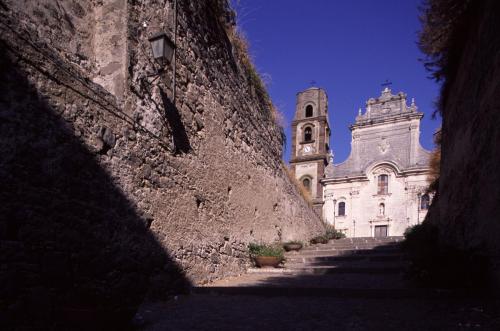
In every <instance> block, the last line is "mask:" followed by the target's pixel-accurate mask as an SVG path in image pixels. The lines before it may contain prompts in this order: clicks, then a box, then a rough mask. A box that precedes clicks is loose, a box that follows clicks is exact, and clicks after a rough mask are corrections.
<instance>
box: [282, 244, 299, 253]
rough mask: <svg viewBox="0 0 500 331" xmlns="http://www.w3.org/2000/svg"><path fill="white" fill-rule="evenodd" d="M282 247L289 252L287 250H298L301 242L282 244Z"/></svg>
mask: <svg viewBox="0 0 500 331" xmlns="http://www.w3.org/2000/svg"><path fill="white" fill-rule="evenodd" d="M283 248H284V249H285V251H287V252H289V251H298V250H300V249H301V248H302V244H299V243H293V244H284V245H283Z"/></svg>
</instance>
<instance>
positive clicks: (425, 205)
mask: <svg viewBox="0 0 500 331" xmlns="http://www.w3.org/2000/svg"><path fill="white" fill-rule="evenodd" d="M430 204H431V200H430V198H429V195H428V194H424V195H422V197H421V198H420V209H421V210H427V209H429V205H430Z"/></svg>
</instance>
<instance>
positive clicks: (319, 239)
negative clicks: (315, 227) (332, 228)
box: [310, 235, 330, 244]
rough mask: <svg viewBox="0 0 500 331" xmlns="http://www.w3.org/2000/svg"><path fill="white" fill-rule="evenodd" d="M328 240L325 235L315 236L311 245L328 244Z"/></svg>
mask: <svg viewBox="0 0 500 331" xmlns="http://www.w3.org/2000/svg"><path fill="white" fill-rule="evenodd" d="M329 240H330V239H329V238H328V237H327V236H326V235H321V236H316V237H314V238H312V239H311V241H310V243H311V244H328V241H329Z"/></svg>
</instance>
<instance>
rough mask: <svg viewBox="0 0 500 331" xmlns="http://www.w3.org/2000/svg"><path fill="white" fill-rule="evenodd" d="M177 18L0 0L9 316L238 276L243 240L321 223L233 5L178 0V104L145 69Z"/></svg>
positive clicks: (125, 302)
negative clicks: (235, 33)
mask: <svg viewBox="0 0 500 331" xmlns="http://www.w3.org/2000/svg"><path fill="white" fill-rule="evenodd" d="M172 19H173V6H172V2H169V1H166V2H165V1H141V2H127V1H125V0H115V1H109V2H108V1H104V2H102V1H91V0H88V1H74V0H66V1H56V2H53V1H48V0H47V1H38V2H31V1H13V0H12V1H10V0H9V1H6V0H2V1H0V30H1V40H0V43H1V47H2V49H3V50H4V51H3V52H2V55H1V58H0V60H1V61H0V72H1V73H2V80H1V82H0V87H1V92H2V93H0V105H1V107H0V138H1V140H0V148H1V151H2V160H1V162H0V178H1V182H2V183H3V184H2V185H1V187H0V196H1V199H2V204H1V206H0V212H1V215H2V218H1V221H0V240H1V242H0V244H1V246H0V250H1V255H0V256H1V258H2V259H3V260H2V264H1V267H0V280H1V281H2V283H3V284H8V286H2V293H1V294H0V308H1V309H0V310H1V311H2V313H1V314H2V315H0V318H1V320H0V322H1V323H8V322H9V321H10V322H12V321H18V322H20V321H22V322H25V323H35V324H37V323H38V324H37V325H38V327H39V328H40V329H43V327H42V326H44V325H47V323H49V322H53V321H54V320H56V319H57V318H55V317H58V318H59V319H61V318H62V317H61V316H66V315H67V314H64V313H63V314H61V312H60V311H61V309H62V310H64V309H68V307H70V308H71V307H76V308H77V310H78V311H81V308H82V307H84V308H88V307H93V308H94V309H95V307H100V308H102V309H101V311H105V312H107V314H106V315H107V316H110V315H113V314H109V311H110V309H112V310H113V311H114V312H115V313H116V312H118V313H116V314H118V315H119V316H120V317H119V318H120V319H123V318H122V317H123V316H124V315H126V316H129V315H130V314H132V312H133V311H134V308H135V307H136V305H137V304H138V303H139V302H140V301H141V300H142V299H143V298H144V295H145V293H146V291H147V289H148V288H149V289H153V290H152V291H151V290H150V293H154V294H160V295H165V294H166V293H169V292H175V291H179V290H181V289H182V288H185V286H186V285H189V283H203V282H207V281H210V280H213V279H216V278H220V277H223V276H228V275H234V274H238V273H241V272H243V271H244V270H245V268H246V267H247V265H248V257H247V251H246V246H247V244H248V243H249V242H258V241H259V242H260V241H262V242H272V241H277V240H282V241H286V240H292V239H297V240H307V239H308V238H310V237H312V236H314V235H317V234H319V233H320V232H322V231H324V228H323V224H322V222H321V221H320V219H319V218H318V216H317V215H316V214H315V213H314V212H313V211H312V210H311V209H310V208H309V206H308V205H307V203H306V202H305V201H304V200H303V199H302V197H301V196H300V194H299V193H298V192H297V190H296V188H295V187H294V186H293V184H292V183H291V182H290V180H289V179H288V177H287V176H286V174H285V172H284V169H283V165H282V161H281V156H282V145H283V130H282V128H280V127H279V126H277V125H276V124H275V122H274V120H273V115H272V112H271V110H270V109H269V103H268V101H267V100H266V98H265V96H263V94H262V93H259V89H258V86H255V80H252V79H251V77H248V71H247V70H245V68H244V67H243V64H242V61H241V60H240V58H241V54H238V52H237V51H236V49H235V47H234V44H233V43H232V41H231V40H232V38H231V33H230V32H231V29H232V27H231V24H230V20H231V12H230V11H228V10H227V8H226V4H225V2H224V1H215V0H214V1H206V2H205V1H203V2H201V1H200V2H198V1H196V2H195V1H178V25H177V26H178V27H177V30H178V35H177V38H176V44H177V63H176V66H177V71H176V73H177V76H176V78H177V82H176V95H177V97H176V99H175V102H174V100H173V91H172V89H171V86H172V84H171V80H172V66H168V67H167V68H166V72H165V73H164V74H162V75H161V77H146V75H147V74H148V73H150V72H153V71H154V70H155V66H156V68H157V65H156V64H154V63H152V62H151V56H150V50H149V44H148V41H147V38H148V37H149V35H151V34H152V33H153V32H156V31H155V30H164V31H165V32H167V33H168V34H169V35H173V24H172V22H173V21H172ZM108 23H109V24H108ZM40 307H43V309H40ZM117 308H120V309H119V310H117ZM20 312H21V313H20ZM116 314H115V315H116ZM69 315H70V316H72V315H71V314H69ZM26 316H30V317H32V318H26ZM94 316H95V315H94ZM59 322H60V323H64V321H59ZM0 325H1V324H0ZM61 325H62V324H61Z"/></svg>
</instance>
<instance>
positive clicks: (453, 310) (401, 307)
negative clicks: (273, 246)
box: [140, 295, 500, 331]
mask: <svg viewBox="0 0 500 331" xmlns="http://www.w3.org/2000/svg"><path fill="white" fill-rule="evenodd" d="M140 316H142V319H143V320H142V323H143V325H142V327H141V328H140V330H144V331H164V330H176V331H177V330H179V331H181V330H207V331H208V330H221V331H225V330H228V331H229V330H273V331H279V330H284V331H285V330H286V331H291V330H500V317H499V314H498V302H492V301H482V300H466V301H464V300H453V301H449V300H418V299H384V300H380V299H342V298H314V297H256V296H210V295H191V296H185V297H184V296H183V297H179V298H178V299H177V300H171V301H169V302H166V303H155V304H145V305H144V306H143V307H142V309H141V311H140Z"/></svg>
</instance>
